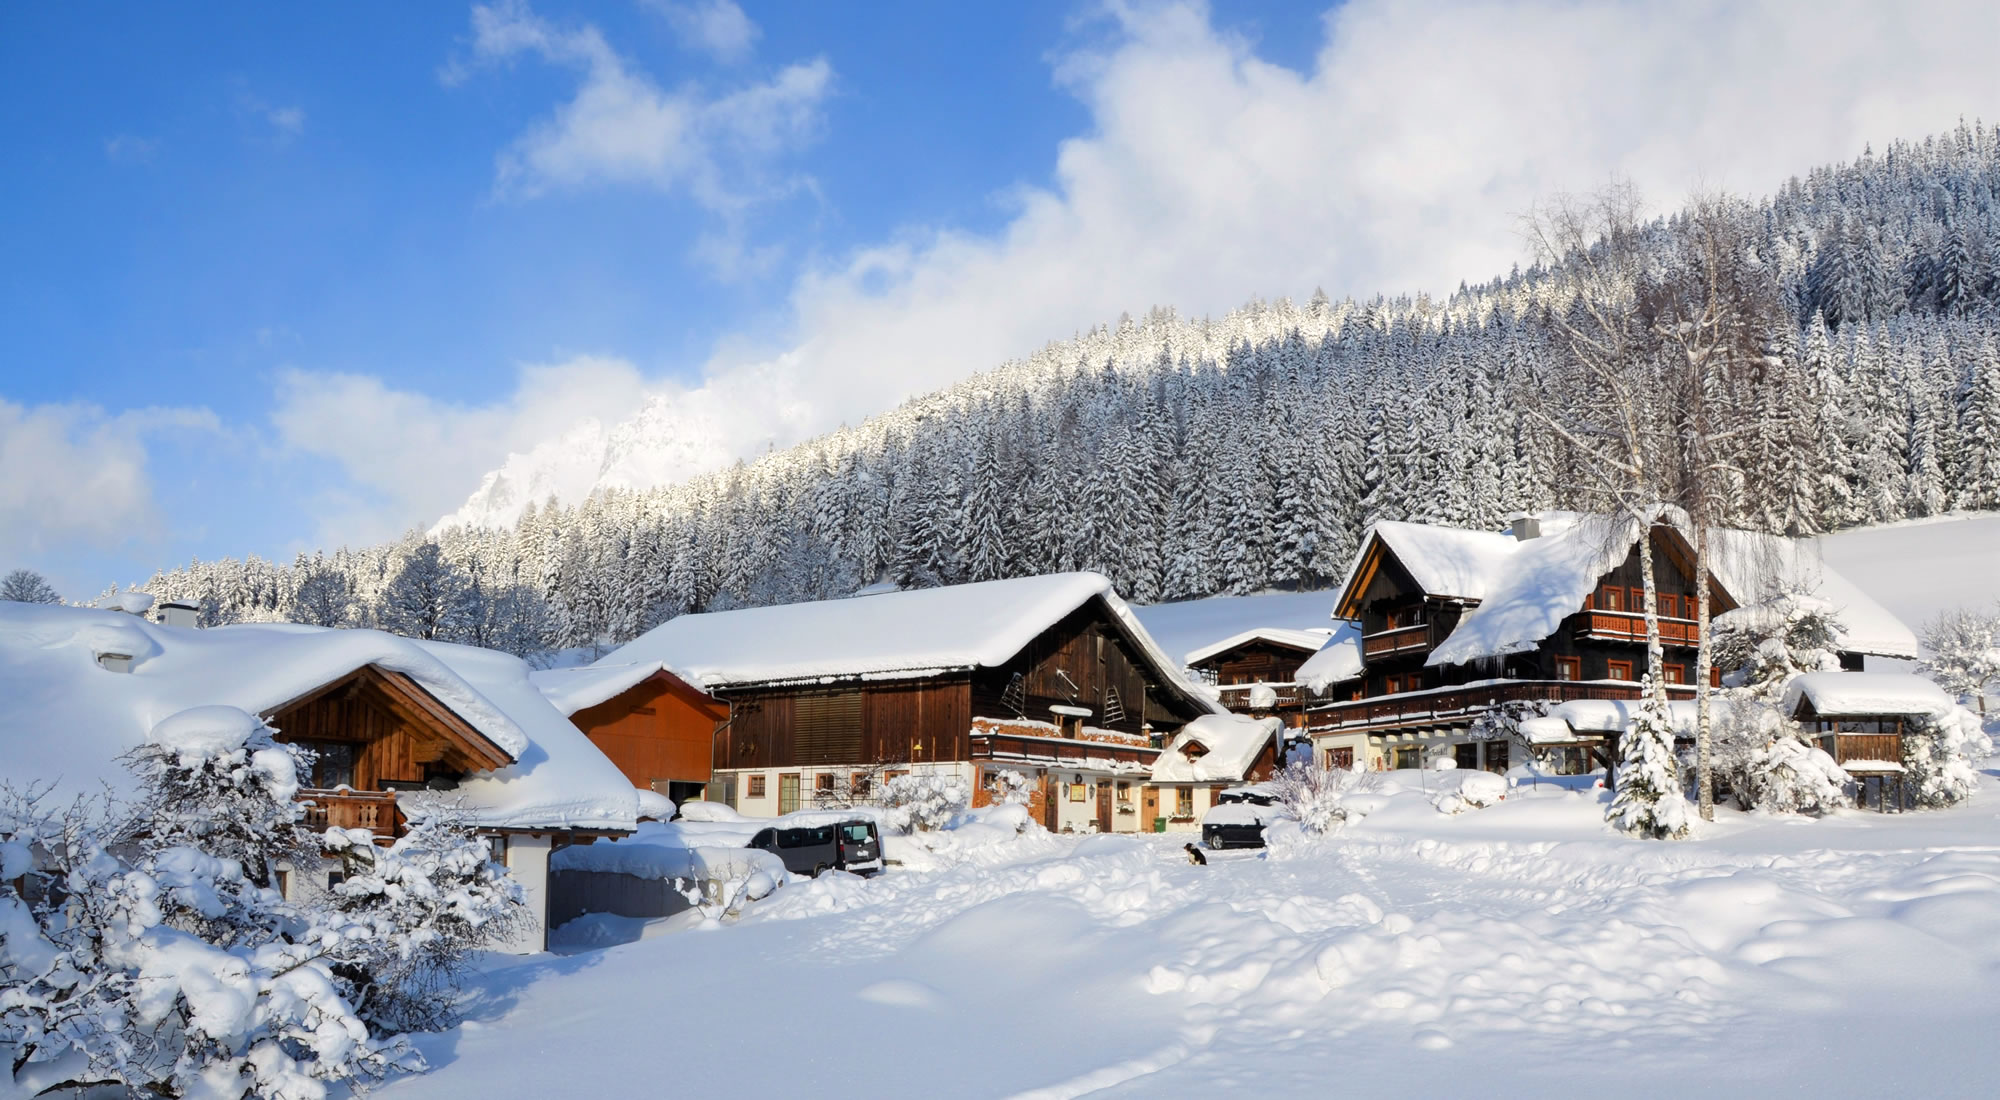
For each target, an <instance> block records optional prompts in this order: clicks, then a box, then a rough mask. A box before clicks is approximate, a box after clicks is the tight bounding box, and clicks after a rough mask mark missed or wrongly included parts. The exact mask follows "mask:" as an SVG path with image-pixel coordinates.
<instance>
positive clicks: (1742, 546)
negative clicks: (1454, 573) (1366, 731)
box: [1425, 512, 1916, 666]
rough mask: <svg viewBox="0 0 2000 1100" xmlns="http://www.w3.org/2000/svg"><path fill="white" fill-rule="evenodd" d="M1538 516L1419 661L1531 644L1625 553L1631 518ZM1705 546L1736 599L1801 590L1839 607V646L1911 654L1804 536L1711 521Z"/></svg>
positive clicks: (1881, 614) (1500, 554) (1633, 529)
mask: <svg viewBox="0 0 2000 1100" xmlns="http://www.w3.org/2000/svg"><path fill="white" fill-rule="evenodd" d="M1540 518H1541V520H1542V530H1543V534H1542V536H1541V537H1540V538H1535V539H1530V540H1528V541H1526V542H1514V541H1513V540H1512V539H1509V540H1507V544H1506V545H1507V547H1508V549H1495V550H1493V551H1491V552H1490V557H1491V562H1490V563H1489V567H1490V573H1489V575H1488V576H1487V577H1486V580H1487V581H1488V584H1487V588H1486V596H1485V599H1484V602H1482V603H1480V604H1479V606H1477V607H1475V608H1473V609H1472V610H1471V611H1469V612H1467V613H1466V615H1465V616H1464V618H1462V619H1460V620H1459V624H1458V626H1457V628H1456V629H1454V630H1453V631H1452V633H1451V636H1450V637H1449V638H1446V639H1445V640H1444V642H1443V643H1441V644H1440V645H1439V646H1438V647H1437V648H1436V649H1434V650H1432V651H1431V654H1430V656H1429V657H1428V658H1426V662H1425V663H1427V664H1430V665H1438V666H1442V665H1454V664H1463V663H1465V662H1467V661H1473V660H1478V659H1480V658H1485V657H1497V656H1502V655H1505V654H1508V653H1522V652H1527V651H1529V650H1533V649H1534V648H1535V647H1536V646H1538V645H1539V644H1540V643H1541V641H1542V639H1544V638H1547V637H1548V636H1549V635H1550V634H1553V633H1555V631H1556V629H1557V627H1559V626H1560V625H1561V624H1562V621H1563V620H1564V619H1565V618H1567V617H1569V616H1570V615H1573V614H1575V613H1577V612H1578V611H1581V610H1582V609H1583V603H1584V599H1585V597H1587V596H1589V595H1590V593H1591V592H1592V590H1593V589H1595V588H1596V586H1597V580H1598V578H1599V577H1601V576H1603V575H1604V574H1605V573H1607V572H1609V571H1610V570H1611V569H1612V568H1614V567H1615V566H1617V565H1618V563H1620V562H1622V561H1624V560H1625V557H1626V555H1628V554H1629V553H1630V552H1631V549H1632V545H1633V542H1634V541H1635V539H1636V538H1637V534H1638V529H1637V525H1636V524H1634V523H1632V522H1630V521H1621V522H1614V521H1613V520H1612V519H1611V518H1610V517H1608V516H1593V515H1580V514H1577V513H1567V512H1545V513H1540ZM1710 554H1711V564H1710V568H1711V570H1712V571H1713V572H1714V574H1715V576H1716V578H1717V580H1719V581H1720V582H1721V583H1722V587H1723V588H1724V589H1725V590H1727V591H1728V592H1729V594H1730V595H1731V596H1733V597H1735V598H1736V600H1737V602H1738V603H1741V604H1751V603H1755V602H1757V601H1759V600H1761V599H1762V598H1763V597H1764V596H1765V594H1766V593H1767V592H1769V591H1770V590H1771V589H1772V586H1773V585H1774V584H1778V585H1783V586H1786V587H1789V588H1798V589H1803V590H1804V591H1807V592H1809V593H1811V594H1812V595H1814V596H1815V597H1816V598H1818V599H1821V600H1824V601H1825V602H1826V603H1828V604H1829V605H1831V606H1833V607H1835V608H1837V609H1838V610H1839V612H1840V616H1841V620H1842V622H1843V623H1844V624H1845V625H1846V627H1847V631H1848V632H1847V636H1846V641H1845V642H1844V643H1843V646H1844V648H1845V649H1847V650H1848V651H1850V652H1855V653H1866V654H1871V655H1876V656H1884V657H1897V658H1908V657H1913V656H1915V655H1916V638H1915V636H1914V635H1913V634H1911V632H1910V628H1909V627H1908V626H1907V625H1905V624H1904V623H1903V622H1902V621H1901V620H1899V619H1897V617H1896V616H1895V615H1893V614H1891V613H1890V612H1889V611H1888V610H1887V609H1886V608H1884V607H1883V606H1882V605H1881V604H1879V603H1877V602H1876V601H1874V600H1872V599H1870V598H1869V597H1868V595H1867V594H1866V593H1864V592H1863V591H1862V590H1861V589H1860V588H1858V587H1856V586H1855V585H1854V584H1853V583H1852V582H1851V581H1849V580H1848V579H1847V578H1845V577H1843V576H1841V575H1840V573H1839V572H1837V571H1836V570H1834V569H1832V568H1829V567H1828V566H1827V565H1826V564H1825V563H1824V562H1823V561H1821V560H1820V555H1819V552H1818V549H1817V547H1816V546H1815V544H1813V543H1812V542H1810V541H1805V540H1798V539H1786V538H1779V537H1777V536H1773V535H1761V534H1756V533H1753V532H1749V531H1736V530H1729V529H1718V530H1716V531H1714V532H1712V533H1711V536H1710ZM1433 594H1437V593H1435V592H1434V593H1433Z"/></svg>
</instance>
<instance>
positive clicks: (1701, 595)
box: [1694, 516, 1715, 821]
mask: <svg viewBox="0 0 2000 1100" xmlns="http://www.w3.org/2000/svg"><path fill="white" fill-rule="evenodd" d="M1694 577H1695V580H1694V586H1695V626H1694V630H1695V648H1694V709H1695V726H1694V770H1695V782H1696V785H1697V786H1698V788H1699V789H1700V792H1701V793H1700V797H1699V802H1698V804H1699V805H1700V807H1701V819H1702V820H1703V821H1714V820H1715V772H1714V770H1713V768H1712V765H1711V763H1710V756H1709V753H1710V746H1711V744H1712V743H1713V737H1712V733H1711V730H1710V722H1711V721H1712V706H1713V700H1712V699H1711V698H1710V694H1709V686H1708V677H1709V668H1710V666H1711V665H1712V663H1713V662H1714V654H1713V653H1711V652H1710V651H1709V639H1708V612H1709V607H1708V522H1707V520H1706V518H1704V517H1699V516H1698V517H1696V518H1695V528H1694Z"/></svg>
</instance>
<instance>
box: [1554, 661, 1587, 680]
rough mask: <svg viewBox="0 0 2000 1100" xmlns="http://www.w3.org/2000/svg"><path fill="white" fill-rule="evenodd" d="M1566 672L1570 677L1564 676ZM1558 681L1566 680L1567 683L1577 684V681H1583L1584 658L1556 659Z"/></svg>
mask: <svg viewBox="0 0 2000 1100" xmlns="http://www.w3.org/2000/svg"><path fill="white" fill-rule="evenodd" d="M1565 671H1567V672H1568V673H1569V675H1567V676H1565V675H1563V673H1564V672H1565ZM1556 679H1558V680H1566V681H1570V682H1575V681H1577V680H1581V679H1583V658H1581V657H1557V658H1556Z"/></svg>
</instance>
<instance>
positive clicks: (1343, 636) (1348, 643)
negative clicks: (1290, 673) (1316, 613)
mask: <svg viewBox="0 0 2000 1100" xmlns="http://www.w3.org/2000/svg"><path fill="white" fill-rule="evenodd" d="M1359 675H1361V628H1360V627H1358V626H1355V625H1354V624H1353V623H1350V622H1341V623H1340V624H1339V625H1338V626H1336V627H1335V628H1334V631H1333V634H1332V636H1331V637H1329V638H1327V640H1326V644H1325V645H1323V646H1321V647H1320V650H1319V652H1318V653H1315V654H1313V655H1312V656H1310V657H1308V658H1306V663H1305V664H1302V665H1300V666H1299V671H1298V682H1299V683H1300V684H1303V685H1304V686H1305V687H1306V688H1308V689H1309V690H1311V691H1313V692H1315V693H1317V692H1322V691H1325V690H1326V689H1327V685H1329V684H1337V683H1340V682H1341V681H1343V680H1352V679H1354V678H1355V677H1357V676H1359Z"/></svg>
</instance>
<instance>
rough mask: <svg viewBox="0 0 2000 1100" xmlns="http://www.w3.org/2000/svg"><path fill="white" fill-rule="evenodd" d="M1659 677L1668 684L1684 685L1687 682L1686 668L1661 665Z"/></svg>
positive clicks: (1683, 666)
mask: <svg viewBox="0 0 2000 1100" xmlns="http://www.w3.org/2000/svg"><path fill="white" fill-rule="evenodd" d="M1660 675H1661V676H1662V677H1664V678H1665V679H1666V681H1667V683H1670V684H1685V683H1687V682H1688V673H1687V666H1685V665H1661V666H1660Z"/></svg>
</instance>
